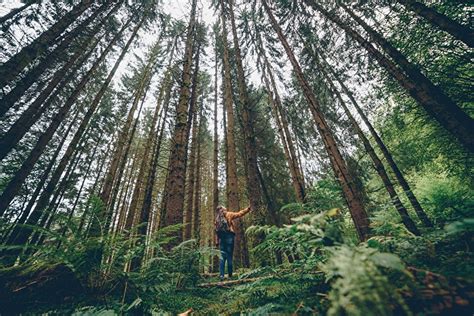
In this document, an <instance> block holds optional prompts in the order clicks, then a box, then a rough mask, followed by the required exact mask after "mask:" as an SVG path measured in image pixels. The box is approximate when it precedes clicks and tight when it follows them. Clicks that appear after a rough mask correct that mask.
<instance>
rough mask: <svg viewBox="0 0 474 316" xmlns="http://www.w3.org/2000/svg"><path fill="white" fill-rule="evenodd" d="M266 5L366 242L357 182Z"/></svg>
mask: <svg viewBox="0 0 474 316" xmlns="http://www.w3.org/2000/svg"><path fill="white" fill-rule="evenodd" d="M262 3H263V6H264V8H265V11H266V12H267V15H268V17H269V18H270V22H271V24H272V27H273V29H274V30H275V31H276V32H277V34H278V38H279V39H280V42H281V43H282V44H283V47H284V48H285V51H286V53H287V55H288V58H289V59H290V62H291V64H292V65H293V69H294V71H295V74H296V76H297V79H298V82H299V84H300V85H301V88H302V90H303V93H304V95H305V97H306V100H307V102H308V105H309V108H310V110H311V113H312V115H313V118H314V121H315V123H316V125H317V128H318V131H319V133H320V135H321V138H322V140H323V143H324V146H325V148H326V151H327V153H328V155H329V158H330V161H331V166H332V168H333V170H334V173H335V175H336V177H337V178H338V180H339V182H340V184H341V186H342V191H343V194H344V197H345V199H346V202H347V205H348V207H349V211H350V213H351V216H352V219H353V221H354V224H355V228H356V230H357V233H358V235H359V238H360V240H362V241H364V240H366V239H367V238H368V236H369V218H368V216H367V213H366V211H365V208H364V204H363V202H362V201H361V199H360V194H358V192H357V188H356V187H355V182H354V179H352V177H351V175H350V174H349V171H348V169H347V165H346V162H345V161H344V158H343V157H342V155H341V153H340V151H339V149H338V147H337V144H336V140H335V139H334V135H333V134H332V132H331V130H330V129H329V126H328V124H327V123H326V119H325V118H324V116H323V114H322V112H321V106H320V104H319V102H318V101H317V99H316V96H315V95H314V93H313V91H312V90H311V87H310V85H309V84H308V82H307V81H306V78H305V76H304V74H303V71H302V70H301V67H300V65H299V63H298V61H297V60H296V57H295V55H294V54H293V51H292V50H291V48H290V45H289V44H288V42H287V40H286V38H285V36H284V35H283V32H282V30H281V27H280V26H279V24H278V22H277V20H276V19H275V17H274V16H273V13H272V12H271V10H270V7H269V6H268V4H267V1H266V0H262Z"/></svg>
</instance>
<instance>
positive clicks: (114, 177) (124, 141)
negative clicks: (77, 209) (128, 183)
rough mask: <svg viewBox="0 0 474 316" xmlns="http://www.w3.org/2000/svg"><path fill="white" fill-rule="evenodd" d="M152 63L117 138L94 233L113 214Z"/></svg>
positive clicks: (135, 94) (139, 85) (98, 230)
mask: <svg viewBox="0 0 474 316" xmlns="http://www.w3.org/2000/svg"><path fill="white" fill-rule="evenodd" d="M152 64H153V61H152V60H151V59H150V60H149V63H148V64H147V65H146V67H145V69H144V70H143V75H142V77H141V79H140V82H139V83H138V86H137V88H136V91H135V92H134V98H133V103H132V107H131V108H130V111H129V112H128V115H127V119H126V121H125V124H124V126H123V127H122V129H121V131H120V134H119V137H118V139H117V143H116V145H115V150H114V154H113V158H112V161H111V163H110V166H109V169H108V171H107V174H106V176H105V180H104V184H103V186H102V190H101V193H100V199H101V201H102V203H103V206H104V207H103V212H102V214H101V215H100V216H99V218H98V221H94V222H93V223H94V225H93V226H92V228H93V229H92V232H91V233H92V234H99V233H100V229H99V226H98V225H100V223H102V225H106V224H107V222H108V220H107V218H109V217H110V215H111V211H110V210H111V208H112V207H113V205H114V199H115V198H114V196H116V194H117V192H116V191H117V189H114V183H117V182H119V181H118V179H121V176H122V173H123V167H124V166H125V162H126V157H127V155H128V148H130V145H129V144H130V143H131V140H132V138H133V134H134V132H135V128H136V122H137V121H135V124H134V125H133V127H132V123H133V122H134V119H133V118H134V115H135V112H136V110H137V107H138V104H139V103H140V100H142V103H141V105H140V109H139V113H140V112H141V108H142V105H143V101H144V100H145V98H144V94H145V90H148V89H147V86H148V84H149V80H150V76H151V73H150V72H151V67H152ZM142 97H143V98H142ZM116 187H117V186H115V188H116ZM113 189H114V191H113ZM105 227H106V226H105Z"/></svg>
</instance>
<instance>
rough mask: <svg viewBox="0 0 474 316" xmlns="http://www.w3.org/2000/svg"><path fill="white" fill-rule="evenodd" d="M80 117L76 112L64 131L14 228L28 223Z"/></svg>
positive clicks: (10, 238)
mask: <svg viewBox="0 0 474 316" xmlns="http://www.w3.org/2000/svg"><path fill="white" fill-rule="evenodd" d="M78 116H79V111H76V113H75V115H74V117H73V119H72V120H71V122H70V123H69V126H68V127H67V128H66V130H65V131H62V133H61V135H63V136H62V138H61V140H60V142H59V144H58V146H57V147H56V150H55V151H54V153H53V155H52V156H51V158H50V161H49V162H48V165H47V166H46V169H45V170H44V171H43V173H42V174H41V177H40V180H39V182H38V184H37V185H36V189H35V191H34V192H33V194H32V195H31V197H30V200H29V201H28V204H27V205H26V207H25V209H23V210H22V213H21V216H20V217H19V218H18V220H17V221H16V223H15V224H14V225H13V227H16V226H17V225H23V224H25V223H26V220H27V218H28V216H29V215H30V213H31V209H32V208H33V206H34V205H35V202H36V198H37V197H38V195H39V194H40V193H41V191H42V190H43V186H44V185H45V183H46V181H47V180H48V177H49V175H50V173H51V170H52V169H53V167H54V164H55V163H56V159H57V158H58V156H59V154H60V153H61V149H62V147H63V145H64V142H65V141H66V139H67V137H68V136H69V133H70V132H71V129H72V128H73V127H74V125H75V123H76V119H77V118H78ZM17 232H18V231H16V233H17ZM16 233H15V236H14V235H13V234H11V235H10V236H9V237H8V239H6V240H8V241H7V244H8V243H11V240H14V239H15V237H16Z"/></svg>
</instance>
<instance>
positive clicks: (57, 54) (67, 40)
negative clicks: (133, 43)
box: [0, 3, 120, 116]
mask: <svg viewBox="0 0 474 316" xmlns="http://www.w3.org/2000/svg"><path fill="white" fill-rule="evenodd" d="M108 7H109V4H108V3H105V4H103V5H102V6H101V7H100V8H99V9H97V10H95V11H94V13H93V14H92V15H91V16H89V17H88V18H87V19H85V20H84V21H83V22H81V23H80V24H79V25H78V26H77V27H76V28H75V29H74V30H72V31H71V32H69V33H68V34H67V35H66V36H65V37H64V39H63V40H62V41H61V43H60V44H59V45H58V46H57V47H56V48H55V49H54V50H53V51H52V52H50V53H49V54H48V55H47V56H45V58H43V59H42V60H41V62H40V63H39V64H38V65H37V66H35V67H34V68H33V69H31V70H30V71H28V72H27V73H26V74H25V76H23V77H22V78H21V79H20V80H19V81H18V82H17V83H16V84H15V87H14V88H13V89H12V90H11V91H10V92H9V93H8V94H7V95H6V96H5V97H4V98H2V99H3V102H2V105H1V107H0V116H2V115H3V114H5V112H6V111H8V109H10V108H11V107H13V106H14V104H15V103H16V102H17V101H18V100H19V99H20V98H21V96H22V95H23V94H24V93H25V91H27V90H28V88H29V87H30V86H31V85H32V84H33V83H35V82H38V78H40V76H41V75H42V74H43V73H44V72H45V71H46V70H47V69H50V68H52V67H53V66H54V65H55V64H56V63H57V62H58V61H60V60H61V59H64V57H67V54H66V53H65V51H66V49H67V48H68V47H69V46H70V44H71V42H72V41H74V40H77V39H78V38H79V37H80V36H81V33H83V32H84V30H85V29H86V27H88V26H89V24H91V23H92V22H93V21H94V20H95V18H96V17H97V16H98V15H99V14H100V13H102V12H103V11H105V10H106V9H107V8H108ZM119 7H120V5H116V6H115V7H114V8H113V9H112V10H111V11H110V13H109V14H107V15H106V16H105V17H104V18H103V21H102V23H104V22H105V21H106V20H107V19H108V17H109V16H110V14H112V13H113V12H115V11H116V10H117V9H118V8H119ZM102 23H99V27H100V24H102ZM77 45H80V43H77Z"/></svg>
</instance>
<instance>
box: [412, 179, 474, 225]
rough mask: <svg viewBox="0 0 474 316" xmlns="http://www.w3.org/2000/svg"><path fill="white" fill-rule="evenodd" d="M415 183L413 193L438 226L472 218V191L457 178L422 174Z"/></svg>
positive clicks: (473, 202)
mask: <svg viewBox="0 0 474 316" xmlns="http://www.w3.org/2000/svg"><path fill="white" fill-rule="evenodd" d="M415 181H416V183H417V186H416V191H415V193H416V194H417V196H418V198H419V199H420V202H421V203H422V204H423V206H424V207H425V209H426V210H427V212H428V214H429V216H430V217H431V218H432V219H433V220H434V222H435V223H437V224H438V225H443V224H445V223H446V222H448V221H452V220H459V219H462V218H466V217H469V216H470V217H472V216H474V191H473V190H472V188H470V187H469V186H468V185H466V184H465V183H463V182H461V181H460V180H459V179H458V178H455V177H452V176H451V177H450V176H448V175H446V174H445V173H424V174H423V175H421V176H419V177H418V178H417V179H416V180H415Z"/></svg>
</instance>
